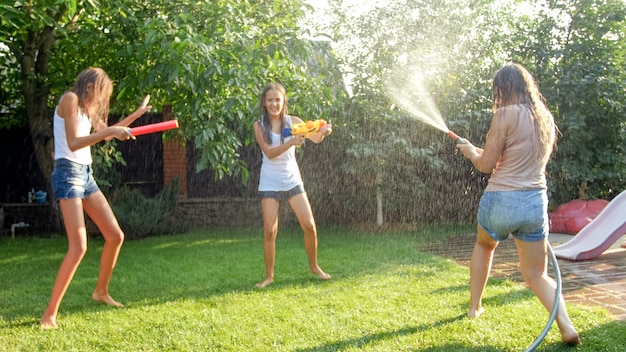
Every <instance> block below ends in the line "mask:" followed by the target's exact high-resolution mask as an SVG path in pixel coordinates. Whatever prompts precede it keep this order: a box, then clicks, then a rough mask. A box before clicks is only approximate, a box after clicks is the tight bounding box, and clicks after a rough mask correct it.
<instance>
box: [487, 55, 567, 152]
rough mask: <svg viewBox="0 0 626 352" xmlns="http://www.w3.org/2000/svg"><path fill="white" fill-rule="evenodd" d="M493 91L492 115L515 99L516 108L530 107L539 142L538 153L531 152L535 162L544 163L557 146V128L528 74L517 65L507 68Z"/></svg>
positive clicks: (499, 74)
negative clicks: (518, 106)
mask: <svg viewBox="0 0 626 352" xmlns="http://www.w3.org/2000/svg"><path fill="white" fill-rule="evenodd" d="M492 88H493V100H494V105H493V108H494V111H495V110H497V109H498V107H499V105H500V104H510V102H511V101H513V100H514V99H515V98H517V100H518V101H517V102H518V104H525V105H528V106H529V108H530V111H531V114H532V118H533V122H534V125H533V127H534V128H533V130H534V132H535V138H536V141H538V142H539V143H538V146H539V150H534V151H535V153H536V156H537V159H538V160H541V161H543V162H545V161H547V159H549V158H550V154H552V150H553V148H554V144H555V142H556V131H557V127H556V124H555V122H554V117H553V116H552V113H550V110H548V108H547V107H546V105H545V99H544V97H543V95H541V93H540V92H539V87H538V86H537V83H536V82H535V79H534V78H533V76H532V75H531V74H530V72H528V70H526V69H525V68H524V67H523V66H522V65H520V64H515V63H513V64H509V65H506V66H504V67H503V68H501V69H500V70H499V71H498V73H497V74H496V76H495V78H494V79H493V87H492ZM536 145H537V144H536Z"/></svg>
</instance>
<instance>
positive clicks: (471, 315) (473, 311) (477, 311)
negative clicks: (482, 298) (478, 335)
mask: <svg viewBox="0 0 626 352" xmlns="http://www.w3.org/2000/svg"><path fill="white" fill-rule="evenodd" d="M484 313H485V308H483V307H478V309H470V311H469V312H467V316H468V317H469V318H478V317H479V316H481V315H483V314H484Z"/></svg>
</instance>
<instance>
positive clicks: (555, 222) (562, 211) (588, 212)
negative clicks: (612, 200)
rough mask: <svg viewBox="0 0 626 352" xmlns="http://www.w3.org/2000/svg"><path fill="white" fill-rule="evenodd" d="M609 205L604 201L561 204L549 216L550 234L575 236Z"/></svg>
mask: <svg viewBox="0 0 626 352" xmlns="http://www.w3.org/2000/svg"><path fill="white" fill-rule="evenodd" d="M607 204H609V202H608V201H606V200H604V199H594V200H582V199H575V200H573V201H571V202H567V203H565V204H561V205H560V206H559V207H557V208H556V210H555V211H554V212H552V213H550V214H549V217H550V232H553V233H567V234H570V235H575V234H577V233H578V232H579V231H580V230H582V229H583V227H585V226H587V224H589V223H590V222H591V221H593V219H595V217H596V216H598V214H600V212H601V211H602V209H604V207H606V205H607Z"/></svg>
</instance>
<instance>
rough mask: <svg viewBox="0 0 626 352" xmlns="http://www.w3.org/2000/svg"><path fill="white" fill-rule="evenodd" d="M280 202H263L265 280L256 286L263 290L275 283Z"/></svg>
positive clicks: (270, 199)
mask: <svg viewBox="0 0 626 352" xmlns="http://www.w3.org/2000/svg"><path fill="white" fill-rule="evenodd" d="M279 207H280V202H279V201H278V200H276V199H272V198H263V199H262V200H261V209H262V210H263V258H264V259H265V279H264V280H263V281H261V282H259V283H257V284H256V287H258V288H263V287H266V286H268V285H271V284H272V283H273V282H274V261H275V258H276V236H277V235H278V209H279Z"/></svg>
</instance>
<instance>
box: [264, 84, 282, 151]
mask: <svg viewBox="0 0 626 352" xmlns="http://www.w3.org/2000/svg"><path fill="white" fill-rule="evenodd" d="M271 90H277V91H278V92H280V94H282V95H283V99H284V102H283V109H282V111H281V112H280V130H281V131H282V130H283V128H285V127H287V119H286V118H285V116H287V90H286V89H285V87H283V85H282V84H280V83H270V84H268V85H266V86H265V88H263V92H262V93H261V127H263V139H264V140H265V142H266V143H267V144H269V145H272V124H271V123H270V114H269V113H268V112H267V108H266V107H265V97H266V96H267V92H269V91H271ZM283 142H284V137H283V136H282V134H281V136H280V143H281V144H282V143H283Z"/></svg>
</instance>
